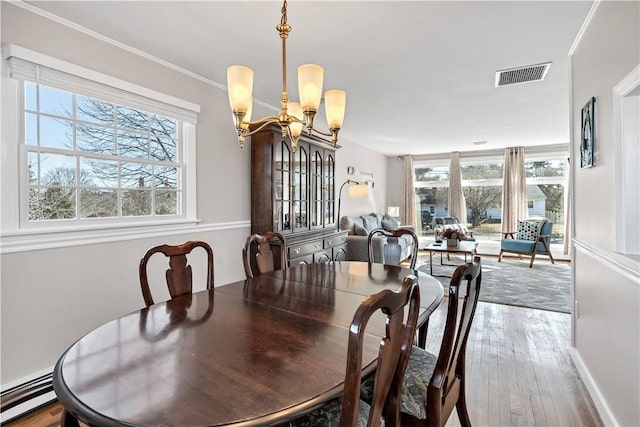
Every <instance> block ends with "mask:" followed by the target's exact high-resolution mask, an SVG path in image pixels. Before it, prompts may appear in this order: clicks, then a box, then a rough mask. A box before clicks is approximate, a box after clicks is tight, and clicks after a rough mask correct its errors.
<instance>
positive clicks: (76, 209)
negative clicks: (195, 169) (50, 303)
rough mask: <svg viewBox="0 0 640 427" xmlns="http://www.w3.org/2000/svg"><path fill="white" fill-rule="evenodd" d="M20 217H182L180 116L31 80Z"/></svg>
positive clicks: (49, 219)
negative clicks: (167, 114) (145, 109)
mask: <svg viewBox="0 0 640 427" xmlns="http://www.w3.org/2000/svg"><path fill="white" fill-rule="evenodd" d="M22 94H23V97H22V98H23V100H24V102H23V105H24V110H23V112H22V114H21V117H22V119H23V120H22V124H23V129H24V139H23V140H21V141H20V143H21V155H20V162H21V164H20V165H19V169H20V172H21V178H22V180H21V182H23V183H24V185H21V188H23V189H24V190H26V191H24V190H23V191H21V192H20V200H21V209H20V223H21V224H22V225H28V224H29V223H36V222H49V223H51V222H82V221H93V220H96V219H103V218H105V219H127V220H130V219H132V218H144V219H147V220H150V219H153V218H154V217H178V218H182V217H184V215H183V212H184V208H183V206H182V204H183V203H182V201H183V197H182V195H183V179H182V171H183V170H184V169H185V168H186V165H185V163H184V156H183V151H184V150H183V148H182V146H183V143H182V140H183V135H182V121H181V120H178V119H176V118H172V117H167V116H164V115H159V114H154V113H150V112H148V111H143V110H140V109H137V108H130V107H128V106H126V105H119V104H117V103H112V102H108V101H104V100H101V99H97V98H93V97H89V96H84V95H81V94H78V93H73V92H68V91H66V90H62V89H57V88H55V87H51V86H46V85H43V84H39V83H36V82H31V81H28V80H25V81H24V84H23V90H22Z"/></svg>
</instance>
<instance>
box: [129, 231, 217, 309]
mask: <svg viewBox="0 0 640 427" xmlns="http://www.w3.org/2000/svg"><path fill="white" fill-rule="evenodd" d="M198 247H200V248H202V249H204V250H205V252H206V253H207V282H206V285H207V289H213V250H212V249H211V246H209V244H207V243H206V242H201V241H189V242H186V243H184V244H182V245H177V246H170V245H160V246H156V247H153V248H151V249H149V250H148V251H147V253H145V254H144V257H143V258H142V259H141V260H140V267H139V273H140V287H141V288H142V297H143V298H144V303H145V304H146V306H147V307H149V306H150V305H152V304H153V297H152V296H151V290H150V289H149V279H148V277H147V263H148V262H149V259H150V258H151V257H152V256H153V255H154V254H157V253H161V254H164V255H165V256H166V257H167V258H169V269H168V270H167V271H166V273H165V276H166V279H167V287H168V289H169V294H170V295H171V298H172V299H173V298H175V297H177V296H180V295H184V294H190V293H191V292H192V288H193V286H192V282H193V280H192V271H191V266H190V265H188V264H187V255H188V254H190V253H191V251H192V250H193V249H195V248H198Z"/></svg>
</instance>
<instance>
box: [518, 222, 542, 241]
mask: <svg viewBox="0 0 640 427" xmlns="http://www.w3.org/2000/svg"><path fill="white" fill-rule="evenodd" d="M537 234H538V221H518V230H517V233H516V239H519V240H531V241H533V240H536V235H537Z"/></svg>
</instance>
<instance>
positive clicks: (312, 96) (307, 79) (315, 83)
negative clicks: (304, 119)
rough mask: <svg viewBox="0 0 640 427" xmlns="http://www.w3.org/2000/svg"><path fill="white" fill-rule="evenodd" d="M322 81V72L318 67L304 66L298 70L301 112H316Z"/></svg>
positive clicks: (313, 65) (320, 95)
mask: <svg viewBox="0 0 640 427" xmlns="http://www.w3.org/2000/svg"><path fill="white" fill-rule="evenodd" d="M323 80H324V70H323V69H322V67H321V66H319V65H315V64H306V65H301V66H300V67H299V68H298V94H299V95H300V105H302V109H303V110H313V111H318V107H319V106H320V98H321V97H322V83H323Z"/></svg>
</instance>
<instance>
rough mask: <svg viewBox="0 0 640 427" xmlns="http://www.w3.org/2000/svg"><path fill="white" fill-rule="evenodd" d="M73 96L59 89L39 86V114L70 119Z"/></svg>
mask: <svg viewBox="0 0 640 427" xmlns="http://www.w3.org/2000/svg"><path fill="white" fill-rule="evenodd" d="M72 111H73V94H72V93H70V92H66V91H64V90H60V89H54V88H51V87H47V86H43V85H40V112H41V113H49V114H54V115H56V116H62V117H72Z"/></svg>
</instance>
